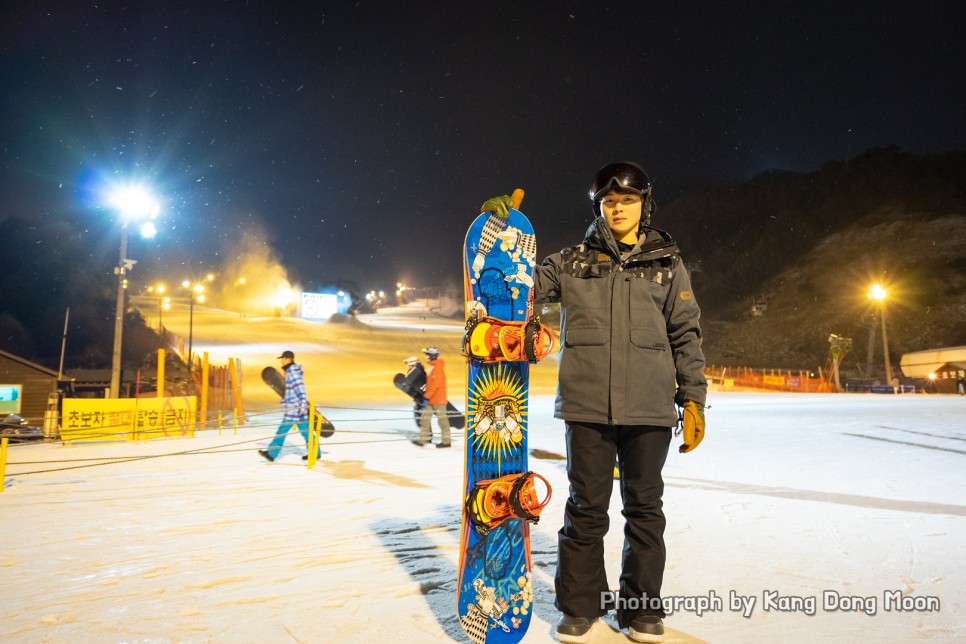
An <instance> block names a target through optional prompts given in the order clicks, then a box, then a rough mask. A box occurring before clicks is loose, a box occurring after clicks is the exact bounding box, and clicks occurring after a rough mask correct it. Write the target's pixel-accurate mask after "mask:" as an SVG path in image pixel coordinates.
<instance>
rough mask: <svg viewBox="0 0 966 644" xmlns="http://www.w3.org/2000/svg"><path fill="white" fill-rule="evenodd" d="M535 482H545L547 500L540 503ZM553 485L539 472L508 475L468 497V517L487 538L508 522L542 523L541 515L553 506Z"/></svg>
mask: <svg viewBox="0 0 966 644" xmlns="http://www.w3.org/2000/svg"><path fill="white" fill-rule="evenodd" d="M534 479H540V480H541V481H543V484H544V486H546V488H547V496H546V498H545V499H543V500H542V501H540V500H539V499H538V498H537V488H536V485H534ZM551 494H552V490H551V489H550V483H549V482H548V481H547V479H545V478H543V477H542V476H540V475H539V474H536V473H535V472H524V473H522V474H507V475H506V476H502V477H500V478H498V479H491V480H486V481H479V482H478V483H477V484H476V486H475V487H474V488H473V489H472V490H470V493H469V495H467V497H466V510H467V512H466V514H467V516H468V517H469V518H470V521H471V522H472V523H473V526H474V527H475V528H476V529H477V531H478V532H479V533H480V534H482V535H483V536H486V535H487V534H489V533H490V530H493V529H494V528H496V527H497V526H499V525H500V524H501V523H503V522H504V521H506V520H507V519H523V520H525V521H529V522H530V523H537V522H538V521H540V512H541V511H542V510H543V508H544V507H545V506H546V505H547V504H548V503H550V495H551Z"/></svg>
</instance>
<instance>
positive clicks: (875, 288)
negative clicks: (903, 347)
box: [867, 284, 892, 387]
mask: <svg viewBox="0 0 966 644" xmlns="http://www.w3.org/2000/svg"><path fill="white" fill-rule="evenodd" d="M867 295H868V297H869V299H870V300H875V301H877V302H878V303H879V317H880V318H881V319H882V353H883V354H884V356H885V375H886V384H887V385H889V386H890V387H891V386H892V363H891V362H889V337H888V336H887V335H886V315H885V301H886V296H887V295H888V293H886V290H885V289H884V288H882V287H881V286H879V285H878V284H873V285H872V288H870V289H869V292H868V294H867Z"/></svg>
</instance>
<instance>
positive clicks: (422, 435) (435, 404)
mask: <svg viewBox="0 0 966 644" xmlns="http://www.w3.org/2000/svg"><path fill="white" fill-rule="evenodd" d="M423 353H424V354H426V360H427V362H426V367H427V368H426V391H425V393H424V394H423V395H424V396H426V408H425V409H424V410H423V415H422V417H421V418H420V420H419V438H418V439H415V440H413V444H414V445H418V446H419V447H422V446H423V445H425V444H427V443H432V442H433V416H436V418H438V419H439V431H440V435H441V436H440V442H439V443H437V444H436V447H438V448H439V447H450V446H451V445H452V438H451V436H450V429H449V417H448V416H447V414H446V403H447V402H448V400H449V398H448V397H447V395H446V363H445V362H444V361H443V360H441V359H440V357H439V349H437V348H436V347H429V348H427V349H423Z"/></svg>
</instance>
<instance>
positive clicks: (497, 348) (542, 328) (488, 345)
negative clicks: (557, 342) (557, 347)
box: [463, 311, 554, 363]
mask: <svg viewBox="0 0 966 644" xmlns="http://www.w3.org/2000/svg"><path fill="white" fill-rule="evenodd" d="M553 345H554V341H553V331H552V330H551V329H550V327H548V326H547V325H545V324H541V323H540V316H537V315H535V316H533V317H532V318H531V319H530V321H529V322H507V321H505V320H498V319H496V318H491V317H489V316H486V315H481V314H480V312H479V311H474V313H473V315H472V316H470V318H469V319H468V320H467V321H466V332H465V333H464V334H463V355H464V356H466V357H468V358H469V359H470V360H474V361H476V362H502V361H508V362H521V361H523V360H526V361H527V362H530V363H535V362H539V361H540V360H543V359H544V358H546V357H547V356H548V355H550V352H551V351H553V348H554V346H553Z"/></svg>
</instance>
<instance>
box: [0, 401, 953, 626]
mask: <svg viewBox="0 0 966 644" xmlns="http://www.w3.org/2000/svg"><path fill="white" fill-rule="evenodd" d="M709 402H710V404H711V406H712V407H711V409H710V410H709V412H708V420H709V429H708V437H707V438H706V439H705V442H704V443H703V444H702V445H701V447H700V448H699V449H698V450H696V451H695V452H693V453H691V454H687V455H680V454H677V453H673V454H672V456H671V457H670V459H669V462H668V465H667V467H666V470H665V476H666V480H667V492H666V496H665V503H666V511H667V515H668V530H667V543H668V567H667V573H666V577H665V595H666V596H667V597H672V596H673V597H681V598H682V600H681V601H684V600H683V598H684V597H686V596H701V597H705V598H708V597H712V598H713V597H714V596H717V597H719V598H720V599H721V600H722V605H721V606H720V607H717V608H718V609H717V610H709V611H708V612H704V614H703V615H701V616H698V615H697V614H696V613H695V606H694V605H693V604H692V605H690V607H682V609H681V610H680V611H679V612H678V613H677V614H675V615H672V616H671V617H669V618H668V619H667V620H666V624H667V626H668V627H669V629H670V633H669V637H668V639H667V641H669V642H693V641H700V640H704V641H708V642H749V641H752V642H786V641H806V640H808V641H811V640H816V639H821V640H825V641H870V642H871V641H877V642H899V641H908V640H911V639H920V638H922V639H934V640H936V641H963V639H964V638H966V617H964V615H966V611H964V610H963V609H964V602H966V583H964V582H966V554H964V553H966V550H964V548H963V546H964V536H963V535H964V534H966V506H964V505H963V504H962V492H963V489H964V485H963V483H964V468H963V460H964V455H966V444H964V443H966V431H964V430H966V427H964V423H963V419H964V417H966V414H964V411H966V399H963V398H958V397H951V396H905V397H902V396H898V397H887V396H875V395H865V396H862V395H837V396H833V395H827V396H825V395H804V394H798V395H796V394H754V393H718V392H713V393H712V395H711V398H710V401H709ZM327 411H329V412H330V415H331V418H332V419H333V420H334V421H335V423H336V425H337V427H338V429H339V431H338V432H337V433H336V434H335V436H334V437H333V438H331V439H329V440H327V441H323V449H324V452H325V453H324V455H323V458H322V460H321V461H320V463H318V464H317V465H316V467H315V469H314V470H308V469H307V468H306V467H304V465H303V463H302V461H301V460H300V458H299V455H300V454H302V453H304V451H303V448H302V446H301V445H300V443H301V440H300V439H299V438H294V439H290V444H291V447H290V448H288V449H287V450H286V455H285V456H284V457H283V458H282V459H280V461H278V462H276V463H267V462H265V461H263V460H262V459H261V458H260V457H258V455H257V454H256V453H255V449H256V448H258V447H260V446H263V445H264V444H265V443H266V442H267V439H268V436H269V435H270V434H271V433H272V431H273V429H274V423H275V422H276V421H277V420H278V415H277V414H275V413H274V412H272V413H271V414H264V415H258V414H256V415H254V417H253V418H252V420H250V421H249V423H248V424H247V425H246V426H244V427H242V428H240V429H239V431H238V434H237V435H235V434H234V433H233V430H232V428H231V427H226V428H225V429H224V430H223V431H222V434H221V435H218V433H217V432H216V431H209V432H206V433H204V434H201V435H199V436H198V437H196V438H193V439H187V438H185V439H170V440H162V441H155V442H151V443H109V444H87V445H76V446H73V447H66V446H62V445H60V444H45V445H34V446H24V447H16V448H11V449H10V455H9V464H8V466H7V479H6V484H5V490H4V492H3V493H2V494H0V516H2V517H3V519H2V525H3V530H2V532H0V599H2V608H0V637H2V639H3V640H4V641H10V642H67V641H70V642H105V641H115V642H135V641H140V642H174V641H177V642H213V641H217V642H229V641H230V642H286V641H298V642H323V641H324V642H370V641H406V642H438V641H457V642H459V641H467V640H466V639H465V638H464V637H463V635H462V631H461V630H460V627H459V625H458V623H457V622H456V620H455V617H454V612H455V611H454V605H455V600H454V584H455V582H454V579H455V576H456V566H457V551H458V544H459V501H460V500H459V489H460V487H461V484H462V451H461V450H460V449H452V450H437V449H429V448H422V449H420V448H416V447H414V446H413V445H411V444H410V443H409V442H408V437H409V436H410V435H412V432H413V430H414V424H413V423H412V421H411V417H410V410H409V408H408V407H407V406H405V405H396V406H392V405H384V406H379V407H374V408H369V409H362V408H329V409H327ZM551 416H552V398H551V397H549V396H537V397H534V398H533V399H532V400H531V436H530V447H531V449H533V450H540V451H539V452H538V454H540V455H541V456H542V457H541V458H532V461H531V465H532V467H533V468H534V469H536V470H537V471H539V472H541V473H542V474H544V475H545V476H546V477H547V478H548V479H549V480H550V482H551V483H552V485H553V486H554V489H555V495H554V497H553V500H552V501H551V504H550V505H549V506H548V507H547V509H546V510H545V511H544V514H543V520H542V521H541V522H540V524H539V525H537V526H535V528H534V531H533V543H532V549H533V559H534V568H535V573H534V596H535V614H534V619H533V622H532V624H531V626H530V630H529V632H528V634H527V637H526V640H525V641H527V642H550V641H553V636H552V633H553V625H554V623H555V622H556V619H557V618H558V614H557V612H556V610H555V609H554V608H553V590H552V587H553V570H554V565H555V556H556V555H555V551H556V548H555V543H556V535H555V532H556V530H557V529H558V528H559V525H560V522H561V517H562V509H563V500H564V498H565V496H566V473H565V470H564V461H563V460H560V458H559V455H563V454H564V444H563V438H562V425H561V423H560V422H559V421H556V420H553V419H552V417H551ZM462 444H463V442H462V440H461V439H460V440H457V447H461V446H462ZM154 456H156V458H153V457H154ZM128 459H134V460H128ZM612 516H613V518H614V521H613V524H612V529H611V534H610V535H609V536H608V539H607V552H608V556H607V561H608V574H609V577H610V579H611V580H612V583H615V584H616V579H617V576H618V570H619V556H620V542H621V533H620V525H621V518H620V513H619V499H618V497H617V495H616V491H615V497H614V505H613V507H612ZM825 591H830V592H835V593H838V594H839V595H840V596H852V597H861V598H863V599H862V602H861V608H862V610H861V611H856V610H853V611H849V612H846V611H833V610H830V609H828V608H826V607H825V604H824V601H823V600H824V595H823V593H824V592H825ZM892 591H899V592H900V594H901V595H905V596H909V597H917V598H930V597H935V598H937V600H938V602H939V609H938V610H935V611H932V612H924V611H903V612H899V611H896V610H891V611H890V610H887V608H886V603H885V600H886V599H887V597H886V595H884V594H888V593H891V592H892ZM730 592H734V593H737V595H741V596H745V597H753V598H754V599H755V602H756V603H755V606H754V610H753V612H752V613H751V615H750V617H744V616H743V615H742V611H741V610H733V609H732V608H731V605H730V597H729V593H730ZM769 592H777V596H775V598H774V600H773V602H772V603H773V606H772V607H771V609H770V610H766V609H765V608H766V607H765V606H763V601H764V599H765V597H766V595H767V596H770V595H768V593H769ZM712 593H714V595H712ZM779 596H780V597H784V598H785V599H780V598H779ZM890 596H891V595H890ZM790 597H797V598H799V599H797V600H792V599H787V598H790ZM809 598H812V600H811V601H814V602H816V605H815V610H814V611H809V605H808V602H809ZM866 598H872V599H873V600H874V605H872V604H870V603H869V600H868V599H866ZM691 601H694V600H691ZM795 601H797V602H799V604H798V606H797V607H798V608H799V609H800V610H797V611H789V612H781V611H780V610H778V607H779V606H784V605H785V604H786V603H787V602H795ZM909 601H912V600H909ZM917 601H918V600H917ZM927 601H931V600H926V599H922V602H927ZM688 608H690V610H689V609H688ZM711 608H712V609H713V608H715V606H712V607H711ZM804 611H808V612H814V614H813V615H809V614H806V612H804ZM867 613H873V614H867ZM592 641H593V642H620V641H627V640H626V638H625V637H624V635H622V634H620V633H618V632H616V631H615V630H614V623H613V621H612V620H606V621H605V622H604V623H603V624H600V625H598V626H597V627H596V628H595V631H594V637H593V639H592Z"/></svg>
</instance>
